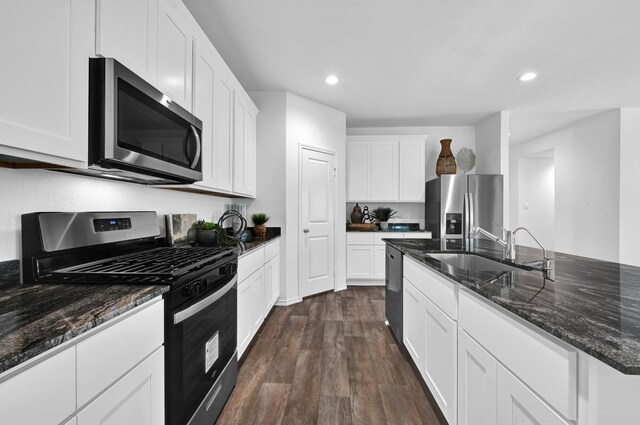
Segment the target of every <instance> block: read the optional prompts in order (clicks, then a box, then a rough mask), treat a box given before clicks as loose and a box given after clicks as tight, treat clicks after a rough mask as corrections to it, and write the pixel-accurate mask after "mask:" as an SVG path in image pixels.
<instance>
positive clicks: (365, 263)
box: [347, 232, 431, 285]
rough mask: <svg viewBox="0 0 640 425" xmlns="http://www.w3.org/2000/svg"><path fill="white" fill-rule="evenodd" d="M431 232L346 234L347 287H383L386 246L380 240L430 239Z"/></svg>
mask: <svg viewBox="0 0 640 425" xmlns="http://www.w3.org/2000/svg"><path fill="white" fill-rule="evenodd" d="M430 238H431V232H349V233H347V279H349V282H348V284H349V285H384V279H385V274H386V249H387V244H386V242H384V241H383V240H382V239H430Z"/></svg>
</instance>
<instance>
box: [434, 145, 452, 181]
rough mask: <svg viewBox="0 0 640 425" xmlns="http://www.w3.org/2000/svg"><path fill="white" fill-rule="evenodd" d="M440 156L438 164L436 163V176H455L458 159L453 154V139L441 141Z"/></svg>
mask: <svg viewBox="0 0 640 425" xmlns="http://www.w3.org/2000/svg"><path fill="white" fill-rule="evenodd" d="M440 145H442V148H441V149H440V155H439V156H438V162H436V175H437V176H438V177H440V175H441V174H455V173H456V171H457V167H456V159H455V158H454V157H453V152H451V139H442V140H440Z"/></svg>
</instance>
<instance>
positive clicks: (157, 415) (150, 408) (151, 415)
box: [78, 347, 164, 425]
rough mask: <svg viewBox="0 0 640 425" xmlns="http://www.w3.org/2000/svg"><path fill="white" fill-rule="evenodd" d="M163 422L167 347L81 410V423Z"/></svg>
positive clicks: (147, 424) (150, 424) (137, 424)
mask: <svg viewBox="0 0 640 425" xmlns="http://www.w3.org/2000/svg"><path fill="white" fill-rule="evenodd" d="M162 423H164V349H163V348H162V347H160V348H158V349H157V350H156V351H155V352H154V353H153V354H152V355H151V356H150V357H147V358H146V359H145V360H144V361H143V362H142V363H140V364H139V365H138V366H136V367H135V368H134V369H133V370H131V371H130V372H129V373H127V374H126V375H125V376H124V377H123V378H122V379H120V380H119V381H118V382H116V384H115V385H113V386H112V387H111V388H109V389H108V390H107V391H105V392H104V393H103V394H102V395H100V396H99V397H98V398H97V399H95V400H94V401H92V402H91V403H90V404H89V405H88V406H87V407H86V408H84V409H83V410H82V411H80V412H79V413H78V425H154V424H162Z"/></svg>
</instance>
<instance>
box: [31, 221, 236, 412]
mask: <svg viewBox="0 0 640 425" xmlns="http://www.w3.org/2000/svg"><path fill="white" fill-rule="evenodd" d="M159 235H160V227H159V225H158V217H157V214H156V213H155V212H139V211H136V212H91V213H87V212H83V213H63V212H53V213H50V212H42V213H31V214H25V215H23V216H22V272H23V282H24V283H68V284H83V283H85V284H89V283H90V284H112V285H116V284H118V285H119V284H122V285H145V284H153V285H163V284H164V285H169V286H170V287H171V289H170V291H169V292H167V293H166V294H165V295H164V304H165V381H166V386H165V401H166V402H165V407H166V414H165V418H166V424H167V425H186V424H189V425H205V424H206V425H211V424H213V423H214V422H215V420H216V418H217V417H218V415H219V413H220V411H221V410H222V407H223V406H224V403H225V402H226V400H227V398H228V397H229V394H230V393H231V391H232V389H233V387H234V386H235V382H236V378H237V370H238V366H237V351H236V342H237V341H236V338H237V337H236V335H237V332H236V327H237V268H238V250H237V249H235V248H220V247H214V248H204V247H197V248H194V247H166V246H163V238H160V237H159ZM114 349H117V348H114Z"/></svg>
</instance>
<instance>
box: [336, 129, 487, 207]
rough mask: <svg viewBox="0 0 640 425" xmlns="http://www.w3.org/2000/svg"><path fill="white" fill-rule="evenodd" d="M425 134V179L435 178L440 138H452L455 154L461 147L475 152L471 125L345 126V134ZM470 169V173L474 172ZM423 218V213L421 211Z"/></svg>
mask: <svg viewBox="0 0 640 425" xmlns="http://www.w3.org/2000/svg"><path fill="white" fill-rule="evenodd" d="M405 134H406V135H413V134H420V135H423V134H424V135H427V136H428V137H427V143H426V146H425V164H426V173H425V180H426V181H429V180H431V179H435V178H436V161H437V160H438V155H439V154H440V140H442V139H452V140H453V141H452V142H451V151H452V152H453V155H454V156H455V155H457V154H458V151H460V149H462V148H463V147H466V148H470V149H472V150H473V151H474V152H476V129H475V127H473V126H455V127H350V128H347V135H349V136H358V135H365V136H369V135H405ZM475 172H476V170H475V169H474V170H472V171H471V172H470V174H473V173H475ZM423 218H424V213H423Z"/></svg>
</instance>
